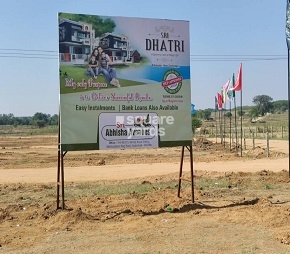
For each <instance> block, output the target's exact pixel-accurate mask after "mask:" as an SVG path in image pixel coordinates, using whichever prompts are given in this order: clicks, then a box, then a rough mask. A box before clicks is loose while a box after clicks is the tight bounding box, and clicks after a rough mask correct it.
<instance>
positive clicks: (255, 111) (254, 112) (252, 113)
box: [250, 106, 259, 118]
mask: <svg viewBox="0 0 290 254" xmlns="http://www.w3.org/2000/svg"><path fill="white" fill-rule="evenodd" d="M250 116H251V118H254V117H257V116H259V108H258V107H257V106H255V107H252V108H251V110H250Z"/></svg>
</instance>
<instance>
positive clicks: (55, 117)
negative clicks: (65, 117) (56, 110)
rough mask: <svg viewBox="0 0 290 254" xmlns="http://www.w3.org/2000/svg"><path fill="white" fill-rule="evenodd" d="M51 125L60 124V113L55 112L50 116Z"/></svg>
mask: <svg viewBox="0 0 290 254" xmlns="http://www.w3.org/2000/svg"><path fill="white" fill-rule="evenodd" d="M49 125H58V115H57V114H54V115H53V116H51V117H50V118H49Z"/></svg>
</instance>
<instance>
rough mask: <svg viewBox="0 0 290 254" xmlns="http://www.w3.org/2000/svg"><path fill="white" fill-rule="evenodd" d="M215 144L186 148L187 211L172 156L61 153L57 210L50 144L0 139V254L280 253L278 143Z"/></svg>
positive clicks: (288, 194)
mask: <svg viewBox="0 0 290 254" xmlns="http://www.w3.org/2000/svg"><path fill="white" fill-rule="evenodd" d="M217 141H218V142H217V143H216V140H215V139H211V140H208V139H202V138H199V139H196V140H194V141H193V153H194V156H193V157H194V175H195V177H194V198H195V202H194V203H192V201H191V199H192V196H191V184H190V183H189V182H187V181H182V188H181V197H180V198H178V197H177V189H178V177H179V165H180V154H181V148H180V147H175V148H162V149H161V148H158V149H140V150H118V151H112V150H111V151H82V152H80V151H79V152H68V153H67V154H66V155H65V159H64V164H65V208H66V209H65V210H64V211H62V210H61V209H56V205H57V204H56V172H57V137H56V136H31V137H9V136H5V137H0V253H290V178H289V172H288V168H289V166H288V165H289V164H288V161H289V158H288V141H275V140H270V153H269V157H267V151H266V149H265V147H266V144H265V142H264V141H256V144H255V149H253V148H252V143H251V142H252V141H251V140H247V146H246V148H247V149H246V150H244V151H243V154H242V157H241V155H240V150H239V149H238V151H236V150H235V149H234V148H233V149H232V150H230V148H229V145H228V143H226V145H222V144H220V143H219V140H217ZM189 176H190V174H189V153H188V152H187V151H185V158H184V171H183V177H184V178H189Z"/></svg>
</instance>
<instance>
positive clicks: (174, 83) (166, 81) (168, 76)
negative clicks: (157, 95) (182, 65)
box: [162, 70, 182, 94]
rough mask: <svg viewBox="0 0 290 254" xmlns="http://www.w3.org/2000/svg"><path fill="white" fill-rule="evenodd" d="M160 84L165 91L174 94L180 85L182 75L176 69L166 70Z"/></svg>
mask: <svg viewBox="0 0 290 254" xmlns="http://www.w3.org/2000/svg"><path fill="white" fill-rule="evenodd" d="M162 86H163V87H164V89H165V91H166V92H167V93H170V94H175V93H177V92H178V91H179V90H180V88H181V86H182V77H181V76H180V74H179V73H178V72H177V71H176V70H168V71H167V72H165V73H164V75H163V81H162Z"/></svg>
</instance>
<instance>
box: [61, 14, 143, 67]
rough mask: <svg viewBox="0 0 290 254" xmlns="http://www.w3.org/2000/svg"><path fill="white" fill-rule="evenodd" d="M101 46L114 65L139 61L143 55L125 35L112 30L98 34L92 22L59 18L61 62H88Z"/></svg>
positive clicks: (70, 63) (71, 63) (68, 63)
mask: <svg viewBox="0 0 290 254" xmlns="http://www.w3.org/2000/svg"><path fill="white" fill-rule="evenodd" d="M98 46H101V47H102V48H103V50H105V52H106V54H108V56H109V57H110V60H111V62H112V64H113V65H117V64H126V63H139V62H140V61H141V55H140V53H139V52H138V50H136V49H132V48H131V46H130V41H129V38H128V37H127V36H125V35H119V34H114V33H110V32H106V33H103V34H102V35H100V36H96V34H95V30H94V29H93V25H92V24H88V23H86V22H81V21H73V20H70V19H67V18H61V19H59V54H60V61H61V64H63V65H64V64H67V65H74V64H87V63H88V59H89V55H90V54H91V53H92V52H93V49H94V48H97V47H98Z"/></svg>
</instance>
